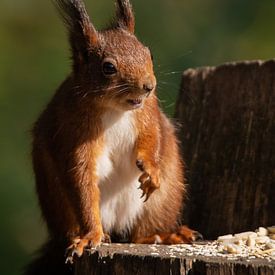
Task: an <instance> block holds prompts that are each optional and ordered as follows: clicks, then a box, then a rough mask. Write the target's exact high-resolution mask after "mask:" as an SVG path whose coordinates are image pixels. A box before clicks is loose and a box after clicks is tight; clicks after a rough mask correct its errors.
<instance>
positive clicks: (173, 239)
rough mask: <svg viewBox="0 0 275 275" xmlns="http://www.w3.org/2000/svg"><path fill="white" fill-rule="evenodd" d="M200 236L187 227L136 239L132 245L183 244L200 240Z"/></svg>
mask: <svg viewBox="0 0 275 275" xmlns="http://www.w3.org/2000/svg"><path fill="white" fill-rule="evenodd" d="M202 239H203V237H202V235H201V234H200V233H199V232H197V231H194V230H192V229H190V228H188V227H187V226H185V225H183V226H180V227H178V229H177V230H176V231H175V232H161V233H158V234H154V235H151V236H148V237H136V238H135V239H133V242H134V243H143V244H183V243H189V244H190V243H192V242H194V241H197V240H202Z"/></svg>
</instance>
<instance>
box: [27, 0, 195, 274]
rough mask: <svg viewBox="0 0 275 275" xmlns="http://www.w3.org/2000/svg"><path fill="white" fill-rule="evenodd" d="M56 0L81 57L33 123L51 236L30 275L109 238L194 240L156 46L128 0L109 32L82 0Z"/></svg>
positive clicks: (35, 164) (42, 203)
mask: <svg viewBox="0 0 275 275" xmlns="http://www.w3.org/2000/svg"><path fill="white" fill-rule="evenodd" d="M54 3H55V4H56V6H57V7H58V10H59V11H60V13H61V15H62V17H63V19H64V21H65V23H66V26H67V29H68V34H69V41H70V46H71V52H72V61H73V66H72V73H71V74H70V75H69V77H68V78H67V79H66V80H65V81H64V82H63V84H62V85H61V86H60V87H59V89H58V90H57V92H56V94H55V95H54V96H53V98H52V100H51V101H50V103H49V104H48V106H47V107H46V109H45V110H44V111H43V113H42V114H41V115H40V117H39V118H38V120H37V121H36V123H35V125H34V128H33V131H32V134H33V149H32V160H33V169H34V173H35V180H36V190H37V194H38V198H39V203H40V207H41V210H42V214H43V218H44V219H45V221H46V224H47V228H48V232H49V238H50V241H49V242H48V244H47V245H46V246H45V247H44V249H43V250H42V254H43V253H44V258H43V256H41V258H39V259H38V260H37V261H36V262H34V263H33V264H32V265H31V267H30V268H29V271H28V273H27V274H44V273H43V272H42V271H41V270H42V266H43V269H44V270H46V271H44V272H46V273H47V274H55V273H54V272H56V274H65V271H64V272H63V271H62V272H63V273H62V272H61V271H57V270H58V269H57V267H55V268H53V269H52V270H51V269H50V268H51V267H50V265H51V264H52V263H51V261H60V265H61V264H63V263H64V261H65V258H66V259H67V261H73V260H74V259H75V258H77V256H78V257H80V256H81V255H82V254H83V251H84V249H85V248H91V247H96V246H98V245H100V244H101V242H104V241H108V239H111V240H112V241H113V240H116V241H121V239H122V238H126V240H127V241H129V242H134V243H162V244H176V243H190V242H192V241H194V240H195V239H196V238H197V237H198V236H199V233H198V232H196V231H193V230H191V229H189V228H188V227H186V226H180V225H179V219H180V213H181V208H182V202H183V199H184V195H185V193H186V187H185V183H184V175H183V168H184V167H183V162H182V160H181V157H180V152H179V147H178V141H177V139H176V136H175V129H174V126H173V125H172V124H171V122H170V121H169V119H168V118H167V117H166V116H165V114H164V113H163V112H162V111H161V110H160V107H159V105H158V99H157V96H156V85H157V83H156V77H155V75H154V70H153V61H152V55H151V52H150V50H149V49H148V48H147V47H145V46H144V45H143V44H142V43H141V42H139V40H138V39H137V38H136V36H135V34H134V29H135V19H134V15H133V11H132V7H131V4H130V2H129V0H117V1H116V8H117V12H116V19H115V20H114V22H113V23H112V24H111V25H110V27H109V28H107V29H104V30H102V31H97V30H96V28H95V27H94V25H93V24H92V23H91V21H90V19H89V16H88V14H87V12H86V9H85V6H84V3H83V2H82V1H81V0H54ZM118 236H119V237H118ZM57 247H58V249H59V250H60V249H61V248H62V249H61V252H60V254H58V255H55V254H54V253H57V250H58V249H57ZM65 250H66V256H65V257H64V254H65ZM53 251H55V252H53ZM61 262H62V263H61ZM39 268H40V271H39V272H38V271H37V270H39ZM62 268H66V267H65V265H64V267H60V270H61V269H62ZM67 269H68V268H67ZM35 270H36V271H35ZM53 270H54V271H53ZM35 272H36V273H35ZM50 272H51V273H50ZM46 273H45V274H46Z"/></svg>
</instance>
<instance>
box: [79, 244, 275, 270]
mask: <svg viewBox="0 0 275 275" xmlns="http://www.w3.org/2000/svg"><path fill="white" fill-rule="evenodd" d="M173 247H174V249H173V248H171V246H165V245H158V246H153V245H134V244H130V245H129V244H110V245H106V244H105V245H102V246H101V247H99V248H98V249H97V251H96V252H95V253H94V254H92V255H89V253H88V252H87V253H86V254H85V255H84V256H83V257H82V258H80V259H79V260H78V261H77V263H76V269H75V275H98V274H102V275H205V274H211V275H229V274H237V275H255V274H257V275H274V274H275V262H274V261H273V262H272V261H267V260H265V259H250V260H248V259H234V260H228V259H225V258H222V257H209V256H203V255H200V256H195V255H192V253H191V254H190V253H188V252H186V251H185V252H184V251H180V252H179V246H173ZM177 248H178V249H177Z"/></svg>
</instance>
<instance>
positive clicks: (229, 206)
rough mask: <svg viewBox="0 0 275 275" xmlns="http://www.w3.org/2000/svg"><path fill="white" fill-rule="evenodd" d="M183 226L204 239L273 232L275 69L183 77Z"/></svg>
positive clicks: (257, 64) (252, 65)
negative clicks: (186, 198)
mask: <svg viewBox="0 0 275 275" xmlns="http://www.w3.org/2000/svg"><path fill="white" fill-rule="evenodd" d="M176 110H177V111H176V119H177V120H178V121H179V122H180V124H181V125H182V129H181V141H182V147H183V155H184V158H185V162H186V167H187V179H188V183H189V201H188V202H187V206H186V208H185V222H186V223H187V224H188V225H189V226H190V227H192V228H194V229H196V230H198V231H200V232H201V233H202V234H203V235H204V236H205V237H206V238H208V239H209V238H216V237H217V236H218V235H222V234H226V233H237V232H240V231H245V230H255V229H256V228H257V227H258V226H268V225H272V224H275V61H274V60H271V61H267V62H262V61H253V62H239V63H230V64H225V65H222V66H219V67H204V68H199V69H189V70H187V71H185V72H184V73H183V76H182V84H181V92H180V95H179V99H178V104H177V108H176Z"/></svg>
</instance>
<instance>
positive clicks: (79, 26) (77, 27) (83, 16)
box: [52, 0, 98, 62]
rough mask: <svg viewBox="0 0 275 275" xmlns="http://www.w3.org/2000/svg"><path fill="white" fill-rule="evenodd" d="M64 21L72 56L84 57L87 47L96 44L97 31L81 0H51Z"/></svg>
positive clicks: (76, 57) (75, 59)
mask: <svg viewBox="0 0 275 275" xmlns="http://www.w3.org/2000/svg"><path fill="white" fill-rule="evenodd" d="M52 1H53V3H54V5H55V6H56V7H57V9H58V11H59V13H60V15H61V17H62V18H63V21H64V22H65V24H66V26H67V29H68V32H69V38H70V44H71V48H72V53H73V58H74V61H75V62H78V60H77V59H79V58H80V57H81V59H82V60H83V59H85V56H86V55H87V52H88V49H89V48H92V47H94V46H96V45H97V43H98V33H97V31H96V29H95V28H94V26H93V24H92V23H91V21H90V18H89V15H88V13H87V11H86V9H85V5H84V3H83V2H82V0H52Z"/></svg>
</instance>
